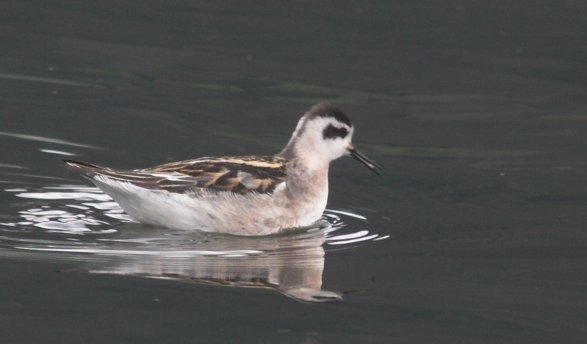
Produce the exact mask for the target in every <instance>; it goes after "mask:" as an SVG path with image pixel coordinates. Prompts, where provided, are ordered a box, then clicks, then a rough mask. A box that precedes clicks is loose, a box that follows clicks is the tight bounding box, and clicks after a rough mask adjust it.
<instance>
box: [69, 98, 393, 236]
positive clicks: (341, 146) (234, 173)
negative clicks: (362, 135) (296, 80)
mask: <svg viewBox="0 0 587 344" xmlns="http://www.w3.org/2000/svg"><path fill="white" fill-rule="evenodd" d="M353 132H354V127H353V124H352V123H351V120H350V119H349V117H348V115H347V114H346V113H345V112H344V111H343V110H342V109H340V108H339V107H338V106H336V105H333V104H331V103H326V102H322V103H318V104H316V105H314V106H312V107H311V108H310V109H309V110H308V111H307V112H305V113H304V114H303V115H302V117H301V118H300V119H299V121H298V123H297V126H296V128H295V130H294V132H293V134H292V135H291V138H290V139H289V141H288V143H287V145H286V146H285V148H283V150H281V151H280V152H279V153H277V154H275V155H271V156H256V155H253V156H221V157H202V158H197V159H191V160H183V161H178V162H171V163H165V164H162V165H158V166H154V167H149V168H143V169H133V170H126V169H113V168H109V167H102V166H98V165H94V164H88V163H83V162H77V161H73V160H64V163H65V164H66V167H67V168H68V169H70V170H72V171H75V172H78V173H80V174H81V175H82V176H83V177H84V178H86V179H88V180H90V181H91V182H92V183H94V184H95V185H96V186H97V187H98V188H100V189H101V190H102V191H103V192H104V193H106V194H108V195H109V196H110V197H112V199H113V200H114V201H116V202H117V203H118V204H119V205H120V207H121V208H122V209H123V210H124V211H125V212H126V213H127V214H128V215H129V216H130V217H131V218H132V219H133V220H136V221H138V222H140V223H143V224H147V225H154V226H161V227H164V228H170V229H179V230H200V231H204V232H215V233H225V234H232V235H240V236H263V235H272V234H279V233H284V232H288V231H290V230H293V229H297V228H308V227H311V226H313V225H315V224H316V223H317V222H318V221H319V220H320V219H321V217H322V214H323V212H324V210H325V209H326V203H327V199H328V170H329V166H330V162H331V161H333V160H336V159H338V158H340V157H343V156H349V155H350V156H351V157H353V158H355V159H356V160H358V161H359V162H361V163H362V164H364V165H365V166H366V167H367V168H369V169H370V170H371V171H372V172H374V173H375V174H378V175H382V173H383V169H382V168H381V166H379V165H377V164H376V163H375V162H373V161H372V160H370V159H369V158H367V157H366V156H365V155H363V154H362V153H361V152H359V151H358V150H357V149H356V148H355V146H354V145H353V143H352V136H353Z"/></svg>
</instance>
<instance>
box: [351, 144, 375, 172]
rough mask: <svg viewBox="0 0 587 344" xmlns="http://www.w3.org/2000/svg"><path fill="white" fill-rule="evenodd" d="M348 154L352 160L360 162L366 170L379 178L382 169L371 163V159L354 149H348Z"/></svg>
mask: <svg viewBox="0 0 587 344" xmlns="http://www.w3.org/2000/svg"><path fill="white" fill-rule="evenodd" d="M349 153H350V154H351V156H352V157H353V158H355V159H356V160H358V161H359V162H361V163H362V164H363V165H365V166H367V168H368V169H370V170H371V171H372V172H373V173H375V174H377V175H379V176H380V175H382V173H383V169H382V168H381V166H379V165H377V164H376V163H374V162H373V161H371V159H369V158H367V157H366V156H364V155H363V154H362V153H361V152H359V151H358V150H356V149H355V147H352V148H349Z"/></svg>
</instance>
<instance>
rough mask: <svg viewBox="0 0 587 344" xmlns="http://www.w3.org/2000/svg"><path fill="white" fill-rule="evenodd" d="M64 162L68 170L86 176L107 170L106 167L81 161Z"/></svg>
mask: <svg viewBox="0 0 587 344" xmlns="http://www.w3.org/2000/svg"><path fill="white" fill-rule="evenodd" d="M63 162H64V163H65V166H66V167H67V169H68V170H70V171H74V172H78V173H81V174H83V175H85V176H92V175H93V174H95V173H99V172H100V171H104V170H105V168H104V167H101V166H98V165H92V164H86V163H84V162H79V161H73V160H63Z"/></svg>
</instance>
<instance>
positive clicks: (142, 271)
mask: <svg viewBox="0 0 587 344" xmlns="http://www.w3.org/2000/svg"><path fill="white" fill-rule="evenodd" d="M133 226H134V227H138V226H139V225H133V224H129V226H127V228H125V229H124V230H122V231H121V233H124V235H125V237H126V238H125V237H118V238H116V239H112V240H109V241H108V242H106V243H105V244H106V245H104V246H103V247H95V248H87V247H86V248H83V249H76V248H75V247H70V248H67V249H66V248H64V249H62V250H60V251H62V252H64V251H67V252H70V253H78V254H81V253H83V254H88V253H90V254H93V255H99V256H101V259H97V260H86V262H88V263H89V266H88V269H89V270H90V272H94V273H109V274H120V275H133V276H143V277H151V278H164V279H171V280H178V281H184V282H189V283H196V284H208V285H222V286H232V287H249V288H268V289H272V290H276V291H278V292H280V293H282V294H283V295H286V296H288V297H291V298H293V299H295V300H298V301H302V302H334V301H340V300H342V296H341V294H340V293H336V292H332V291H326V290H322V273H323V271H324V262H325V253H324V248H323V247H322V244H323V243H324V241H325V239H326V232H327V231H326V230H324V229H323V228H322V229H320V228H317V229H315V230H313V231H312V230H310V231H305V232H301V233H294V234H288V235H281V236H274V237H264V238H247V237H236V236H228V235H211V234H206V233H189V234H187V233H185V232H183V233H174V235H168V236H166V237H164V238H163V239H162V237H161V234H160V233H159V234H157V233H153V234H155V235H154V236H151V238H152V239H149V238H145V235H144V234H145V232H144V231H145V228H136V231H135V230H133V229H132V227H133ZM139 231H140V232H141V233H142V235H141V236H140V238H141V239H134V238H133V237H135V238H136V236H135V235H134V234H135V233H136V232H139ZM186 243H187V244H186ZM52 250H53V251H55V248H53V249H52Z"/></svg>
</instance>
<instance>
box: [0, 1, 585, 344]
mask: <svg viewBox="0 0 587 344" xmlns="http://www.w3.org/2000/svg"><path fill="white" fill-rule="evenodd" d="M586 10H587V9H586V8H585V5H584V4H583V3H582V2H579V1H567V2H564V3H560V2H556V3H555V2H549V1H542V2H539V3H536V2H516V3H515V4H506V3H501V2H494V3H491V4H481V3H477V4H473V3H471V4H469V3H460V2H458V1H440V2H438V1H434V2H432V1H430V2H418V3H402V2H396V1H393V2H370V3H368V4H357V3H353V2H344V3H342V2H337V3H336V4H334V3H332V4H328V5H327V4H326V3H323V4H314V3H311V4H310V3H308V4H304V5H303V6H300V5H299V4H290V5H286V4H280V5H273V4H268V3H262V4H261V3H258V4H254V3H247V4H238V3H233V4H230V3H223V4H213V5H212V4H203V3H202V4H201V3H197V2H193V1H177V2H174V3H173V4H167V3H158V2H144V3H141V4H134V3H128V4H125V3H114V2H109V1H102V2H100V3H99V4H85V3H79V2H75V1H57V2H52V3H47V2H14V3H10V4H9V3H5V4H3V5H2V10H1V11H0V16H1V19H2V20H1V21H0V23H1V24H0V25H1V30H0V38H1V39H2V45H0V52H1V54H0V87H1V88H0V89H1V90H2V98H1V99H0V189H1V191H0V206H1V207H0V209H1V210H0V223H1V225H0V287H1V288H2V293H0V304H2V307H1V308H0V318H1V319H2V321H0V339H2V340H1V341H2V342H7V343H34V342H55V343H63V342H80V341H83V342H96V343H104V342H119V343H127V342H129V341H133V342H135V341H142V342H146V343H149V342H153V343H161V342H173V343H181V342H235V341H242V342H253V341H254V342H287V343H289V342H291V343H298V342H302V343H330V342H336V343H340V342H361V343H363V342H373V343H381V342H400V343H402V342H405V343H415V342H423V343H430V342H433V343H440V342H446V343H454V342H467V343H491V342H495V343H504V342H506V343H507V342H516V343H521V342H527V343H535V342H552V343H561V342H564V343H574V342H576V343H581V342H583V341H584V338H585V337H586V336H587V331H585V329H584V324H585V321H586V320H587V316H586V315H587V292H586V290H587V288H586V287H587V278H586V276H587V273H586V272H587V271H586V270H587V253H586V252H587V250H586V248H587V247H586V246H587V245H586V243H587V235H586V234H585V223H586V222H587V221H586V220H587V217H586V215H585V214H586V213H585V209H586V205H587V183H586V179H587V178H586V176H587V174H586V170H587V164H586V163H585V149H586V147H587V135H586V134H587V121H586V118H587V117H586V116H585V110H586V107H587V104H586V103H587V102H586V101H585V92H586V86H587V85H586V81H585V80H587V75H586V69H585V68H584V61H585V59H586V57H587V56H586V55H587V51H586V50H585V46H586V44H585V43H587V42H586V38H585V37H587V35H586V31H585V30H586V29H585V28H586V27H587V25H586V24H587V23H586V19H585V18H587V11H586ZM319 100H327V101H332V102H335V103H337V104H339V105H341V106H342V107H343V108H344V109H346V110H347V112H348V113H349V114H350V116H351V118H352V119H353V121H354V123H355V126H356V132H355V143H356V145H357V147H358V148H359V149H361V150H362V151H363V152H365V153H366V154H367V155H368V156H370V157H371V158H373V160H375V161H376V162H378V163H379V164H380V165H382V166H383V167H384V169H385V170H386V174H385V175H384V176H383V177H377V176H374V175H372V174H371V173H370V172H369V171H367V170H366V169H365V168H364V167H362V166H360V164H357V163H356V162H355V161H352V159H345V160H341V161H336V162H335V163H334V164H333V166H332V169H331V176H330V179H331V180H330V189H331V193H330V199H329V204H328V208H329V210H328V211H327V212H326V213H325V217H324V221H323V222H322V225H321V226H320V228H316V229H314V230H312V231H302V232H299V233H293V234H291V235H288V236H283V237H281V236H280V237H269V238H263V239H251V238H235V237H227V236H215V235H208V234H202V233H185V232H181V231H170V230H163V229H159V228H149V227H145V226H142V225H140V224H137V223H133V222H132V221H131V220H130V219H129V218H128V217H126V216H125V214H124V213H123V212H122V211H121V210H120V209H119V208H118V206H117V205H116V204H115V203H113V202H111V200H110V199H109V198H108V197H107V196H105V195H103V194H101V193H100V192H99V191H97V190H96V189H95V188H93V187H92V186H91V185H89V184H88V183H87V182H85V181H84V180H83V179H81V178H79V177H78V176H76V175H75V174H73V173H71V172H68V171H67V170H65V169H64V168H63V166H62V164H61V163H60V159H64V158H73V159H78V160H82V161H88V162H95V163H99V164H103V165H108V166H113V167H128V168H136V167H146V166H150V165H155V164H159V163H163V162H167V161H173V160H180V159H185V158H192V157H198V156H203V155H225V154H234V155H237V154H242V155H248V154H272V153H275V152H276V151H278V150H279V149H281V148H282V146H283V145H284V144H285V143H286V142H287V139H288V136H289V134H290V133H291V131H292V130H293V128H294V126H295V123H296V121H297V119H298V116H299V115H300V114H301V113H303V111H305V110H306V109H307V108H308V107H309V106H310V105H312V104H313V103H315V102H317V101H319Z"/></svg>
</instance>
